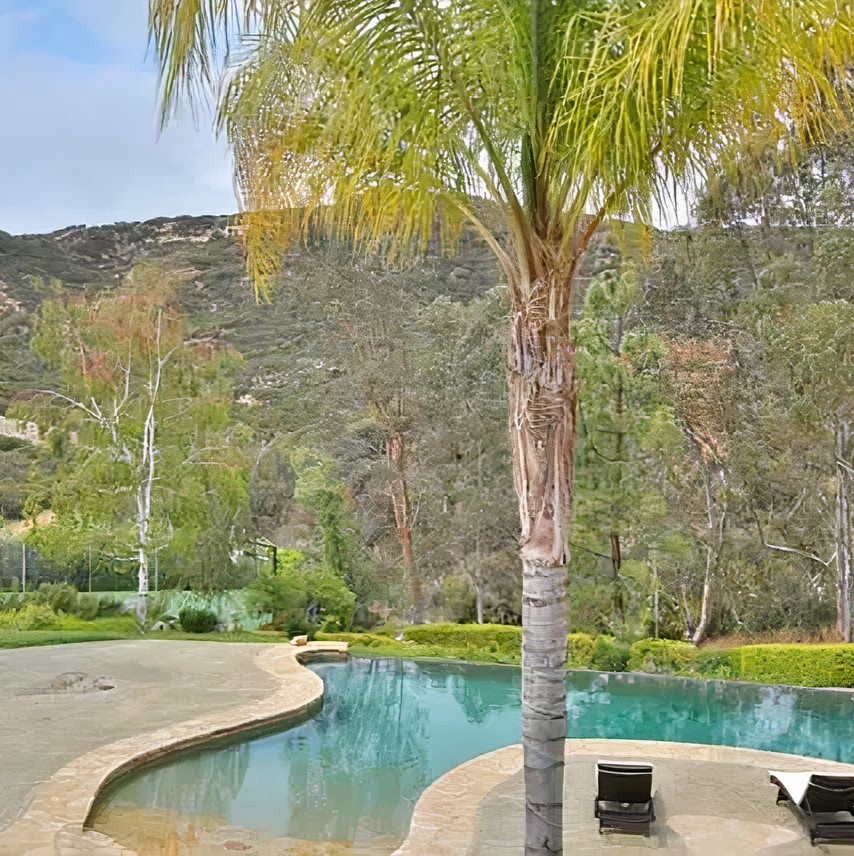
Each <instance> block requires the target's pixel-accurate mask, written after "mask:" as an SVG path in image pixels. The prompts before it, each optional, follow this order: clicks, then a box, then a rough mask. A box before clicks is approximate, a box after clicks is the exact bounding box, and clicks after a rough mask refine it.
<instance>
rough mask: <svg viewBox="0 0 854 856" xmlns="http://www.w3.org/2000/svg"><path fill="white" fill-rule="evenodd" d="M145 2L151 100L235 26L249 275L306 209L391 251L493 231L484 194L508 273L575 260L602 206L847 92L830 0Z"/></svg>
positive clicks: (229, 102) (232, 79)
mask: <svg viewBox="0 0 854 856" xmlns="http://www.w3.org/2000/svg"><path fill="white" fill-rule="evenodd" d="M150 3H151V29H152V41H153V43H154V45H155V48H156V50H157V52H158V55H159V56H160V57H161V69H162V87H163V98H164V105H165V106H168V105H172V104H174V102H175V99H176V98H178V97H179V96H180V95H181V94H183V93H184V92H186V91H187V87H188V86H189V85H190V83H191V82H196V83H201V84H202V85H207V86H209V87H211V89H213V87H214V86H215V84H217V83H218V81H219V79H220V78H219V77H218V76H217V71H218V70H219V72H220V74H221V71H222V69H223V68H226V66H227V63H226V62H225V60H224V53H225V52H227V51H224V49H223V44H225V45H226V48H230V47H231V46H232V45H233V44H236V43H239V44H240V45H242V46H243V48H244V52H243V53H242V54H241V53H238V54H237V55H238V57H239V62H238V64H237V65H236V66H235V67H233V68H232V70H231V71H232V73H231V74H230V76H229V77H228V82H227V85H226V86H225V87H224V88H223V89H222V91H221V93H220V100H219V121H220V124H221V127H222V128H223V129H224V130H225V133H226V134H227V135H228V138H229V141H230V143H231V145H232V147H233V149H234V152H235V159H236V164H237V171H238V181H239V186H240V190H241V195H242V200H243V204H244V207H245V209H246V211H247V214H246V223H247V224H248V231H247V235H248V237H247V252H248V256H249V259H250V268H251V270H252V271H253V274H254V276H255V278H256V282H257V283H259V284H260V285H261V287H262V288H263V287H265V284H266V283H268V282H269V280H270V277H271V276H272V275H273V274H274V271H275V269H276V267H277V257H280V256H281V252H282V250H283V247H284V245H285V244H286V242H287V241H290V240H292V239H293V237H294V236H295V235H298V234H305V233H306V230H307V229H308V228H309V225H311V226H312V227H319V228H323V229H325V230H327V231H329V232H330V233H332V234H334V235H338V236H344V235H346V236H347V237H348V239H349V240H351V241H352V242H353V243H354V244H355V246H357V247H358V248H361V249H372V250H380V251H383V252H386V253H390V254H392V255H394V254H397V255H405V254H408V253H412V252H418V251H420V250H423V248H424V247H425V245H426V242H427V241H428V240H430V239H432V238H434V237H435V235H436V224H437V222H438V223H441V224H442V226H441V229H442V234H443V238H444V239H445V240H446V241H448V242H451V243H452V242H453V236H454V233H455V230H456V229H457V228H458V227H459V223H460V219H461V217H462V216H463V215H465V216H470V217H471V218H472V219H473V220H474V222H475V223H476V225H477V226H478V228H479V229H481V231H482V232H484V233H486V232H488V231H489V230H487V229H486V227H485V226H484V223H483V221H482V219H479V218H477V217H476V216H475V215H474V212H475V209H477V208H482V207H483V205H484V204H489V205H491V206H493V207H494V208H495V209H497V210H499V211H501V212H503V216H504V222H505V224H506V225H505V227H504V231H503V232H502V233H500V234H499V233H495V232H494V231H493V232H492V233H491V234H490V235H489V238H490V241H491V243H490V246H492V247H493V249H494V250H495V252H496V254H497V255H498V256H499V259H500V260H501V262H502V264H503V265H504V268H505V272H506V273H507V274H508V276H509V277H510V279H511V280H513V281H516V282H519V283H523V286H521V287H525V286H524V283H526V282H528V283H530V282H533V281H535V280H536V279H537V278H538V277H540V276H541V275H542V265H543V264H546V265H548V266H551V267H553V268H555V269H564V270H566V271H568V272H569V273H570V274H571V271H572V270H574V268H575V266H576V265H577V259H578V256H579V254H580V253H581V252H583V249H584V245H585V243H586V241H587V240H589V237H590V235H591V234H592V230H593V229H594V228H595V225H596V224H597V223H598V222H599V221H600V220H601V218H603V217H605V216H609V215H614V214H624V213H628V214H630V215H633V216H635V217H638V218H641V219H648V218H649V217H650V213H651V210H652V208H653V206H659V207H660V206H662V205H665V204H666V203H667V201H668V195H669V194H672V192H673V187H674V181H678V180H683V181H686V180H690V179H691V178H692V177H695V176H697V175H698V174H700V173H701V172H703V171H704V170H705V169H707V168H708V167H709V165H710V164H718V163H720V162H722V160H723V157H724V153H725V152H726V151H727V149H728V148H731V147H732V146H733V145H734V144H736V143H737V142H738V140H739V138H740V137H741V136H742V135H743V134H745V133H747V132H748V131H750V129H753V128H755V127H756V125H757V123H762V124H763V127H764V132H765V133H766V134H767V135H768V136H769V138H771V137H774V136H775V135H776V137H777V138H779V139H782V138H792V139H799V140H800V141H801V142H802V143H805V142H809V141H810V140H814V139H818V138H821V137H822V136H823V135H824V134H825V133H826V132H827V130H828V129H829V128H830V127H833V126H834V125H835V124H836V123H837V122H838V121H840V120H841V117H842V116H843V114H844V113H845V110H846V108H847V107H848V106H849V105H848V104H847V103H846V98H847V95H846V92H847V86H846V75H847V74H848V68H849V65H848V64H849V63H850V61H851V59H852V54H854V43H852V23H854V12H852V9H851V8H850V6H849V4H843V3H840V2H837V0H672V2H667V3H648V2H641V0H564V2H561V3H552V2H549V0H398V2H388V0H313V2H312V3H310V4H309V3H306V4H304V5H300V4H298V3H293V2H289V0H258V2H257V3H256V2H253V0H240V2H238V0H150ZM223 40H224V41H223ZM234 55H235V54H234V52H232V56H234ZM283 211H287V212H289V213H288V214H287V215H283V214H282V213H281V212H283ZM504 247H507V249H505V248H504ZM502 254H503V257H502ZM543 259H545V261H543ZM511 287H513V282H511Z"/></svg>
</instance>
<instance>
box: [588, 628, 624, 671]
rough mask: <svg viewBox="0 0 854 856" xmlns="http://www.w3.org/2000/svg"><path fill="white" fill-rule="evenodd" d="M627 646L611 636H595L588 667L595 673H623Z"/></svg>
mask: <svg viewBox="0 0 854 856" xmlns="http://www.w3.org/2000/svg"><path fill="white" fill-rule="evenodd" d="M628 660H629V646H628V645H627V644H626V643H625V642H620V641H619V640H618V639H615V638H614V637H613V636H597V637H596V641H595V642H594V643H593V652H592V654H591V657H590V665H591V667H592V668H593V669H595V670H596V671H597V672H625V670H626V663H628Z"/></svg>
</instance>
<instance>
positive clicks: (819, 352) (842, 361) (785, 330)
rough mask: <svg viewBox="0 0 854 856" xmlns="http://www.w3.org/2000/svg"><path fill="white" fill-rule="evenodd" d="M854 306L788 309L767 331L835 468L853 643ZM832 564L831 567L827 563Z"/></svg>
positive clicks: (841, 573) (846, 632)
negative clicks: (853, 427) (852, 329)
mask: <svg viewBox="0 0 854 856" xmlns="http://www.w3.org/2000/svg"><path fill="white" fill-rule="evenodd" d="M852 324H854V306H852V305H851V304H850V303H848V302H846V301H844V300H840V301H834V302H823V303H814V304H810V305H807V306H800V307H791V306H788V307H784V311H783V313H782V317H779V316H778V317H776V318H771V319H769V320H768V323H767V325H763V326H764V327H765V330H764V332H765V338H766V341H767V344H768V350H769V356H770V359H771V362H772V364H776V365H777V366H778V367H779V368H780V369H781V370H782V372H783V373H784V376H785V379H786V384H787V388H788V390H789V394H790V395H791V397H792V399H793V400H794V408H795V411H796V415H797V417H798V418H799V420H800V421H802V422H803V423H805V424H806V425H808V426H809V427H810V428H812V430H813V431H814V432H815V433H817V434H819V435H820V436H821V437H822V439H823V440H824V444H825V446H826V449H827V451H826V455H825V458H826V460H827V461H828V463H831V464H832V466H828V467H826V468H825V471H826V472H827V471H830V472H832V473H833V477H832V479H833V481H834V482H835V485H834V488H835V490H834V493H835V499H834V504H833V505H834V507H833V510H832V515H833V524H832V529H833V539H832V540H833V543H834V554H835V564H836V591H837V629H838V631H839V635H840V636H841V637H842V640H843V641H844V642H851V641H852V627H851V594H852V592H851V572H852V558H854V556H853V555H852V532H851V504H852V495H854V439H852V423H854V401H852V395H851V390H852V388H854V347H852V340H851V326H852ZM825 564H826V565H829V564H830V562H827V563H825Z"/></svg>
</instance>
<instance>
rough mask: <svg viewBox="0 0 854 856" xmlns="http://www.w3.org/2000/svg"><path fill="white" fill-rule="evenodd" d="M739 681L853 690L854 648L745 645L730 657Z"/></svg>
mask: <svg viewBox="0 0 854 856" xmlns="http://www.w3.org/2000/svg"><path fill="white" fill-rule="evenodd" d="M730 664H731V665H732V666H734V667H735V670H736V674H737V677H738V678H739V679H741V680H743V681H762V682H764V683H772V684H795V685H797V686H802V687H854V646H850V645H746V646H744V647H743V648H736V649H735V650H733V651H732V652H731V653H730Z"/></svg>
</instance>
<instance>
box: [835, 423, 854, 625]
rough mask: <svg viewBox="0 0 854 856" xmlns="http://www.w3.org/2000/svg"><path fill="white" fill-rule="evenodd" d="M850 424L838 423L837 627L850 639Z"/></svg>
mask: <svg viewBox="0 0 854 856" xmlns="http://www.w3.org/2000/svg"><path fill="white" fill-rule="evenodd" d="M850 449H851V426H850V425H849V424H848V423H847V422H843V421H841V420H840V421H839V423H837V426H836V593H837V599H836V616H837V619H836V626H837V629H838V630H839V635H840V636H841V637H842V641H843V642H851V641H852V634H851V559H852V556H851V553H852V550H851V492H850V491H851V481H852V476H854V473H852V470H851V457H850V454H849V453H850Z"/></svg>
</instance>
